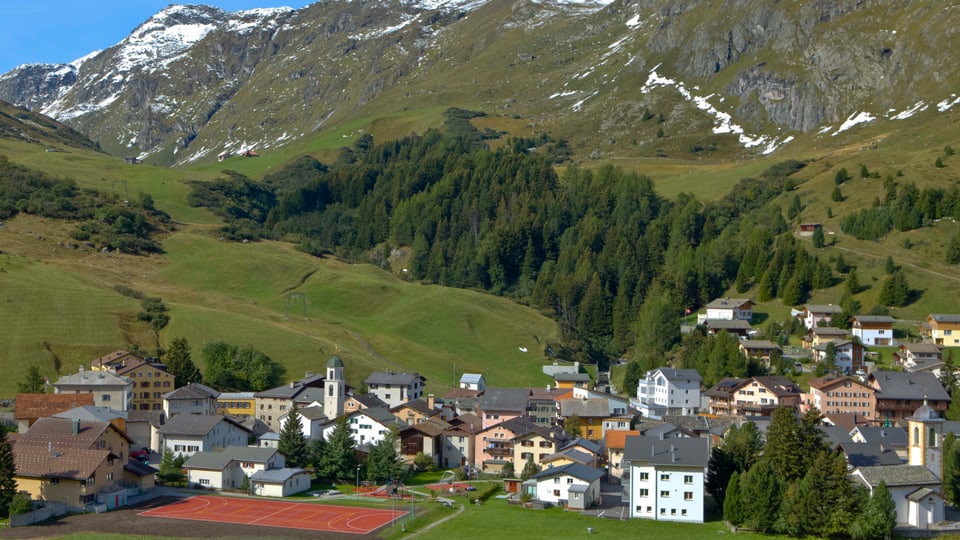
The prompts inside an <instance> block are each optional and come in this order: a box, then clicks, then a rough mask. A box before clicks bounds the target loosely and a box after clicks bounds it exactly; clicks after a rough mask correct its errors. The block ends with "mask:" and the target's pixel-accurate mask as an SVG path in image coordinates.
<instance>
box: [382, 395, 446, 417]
mask: <svg viewBox="0 0 960 540" xmlns="http://www.w3.org/2000/svg"><path fill="white" fill-rule="evenodd" d="M402 409H411V410H413V411H416V412H418V413H420V414H423V415H426V416H432V415H434V414H437V412H438V411H437V410H436V409H434V408H433V407H431V406H430V404H429V403H427V400H425V399H423V398H420V399H415V400H413V401H408V402H406V403H401V404H399V405H397V406H395V407H392V408H391V409H390V412H393V413H396V412H399V411H400V410H402Z"/></svg>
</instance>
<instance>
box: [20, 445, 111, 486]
mask: <svg viewBox="0 0 960 540" xmlns="http://www.w3.org/2000/svg"><path fill="white" fill-rule="evenodd" d="M112 455H113V454H112V453H111V452H110V451H109V450H89V449H85V448H60V449H58V450H55V451H53V452H51V451H49V450H48V449H47V447H45V446H30V445H22V444H20V443H19V442H18V443H17V444H15V445H13V462H14V468H15V469H16V474H15V476H23V477H29V478H66V479H72V480H85V479H87V478H89V477H90V476H91V475H92V474H93V473H94V472H96V470H97V467H99V466H100V464H101V463H103V461H104V460H106V459H107V458H108V457H110V456H112Z"/></svg>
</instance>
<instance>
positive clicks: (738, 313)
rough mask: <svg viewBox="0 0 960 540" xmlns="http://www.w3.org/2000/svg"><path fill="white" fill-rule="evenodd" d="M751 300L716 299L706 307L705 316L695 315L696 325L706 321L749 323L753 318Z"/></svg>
mask: <svg viewBox="0 0 960 540" xmlns="http://www.w3.org/2000/svg"><path fill="white" fill-rule="evenodd" d="M753 306H754V304H753V300H749V299H746V298H717V299H716V300H714V301H712V302H710V303H709V304H707V305H706V309H707V312H706V314H699V315H697V324H703V321H705V320H707V319H723V320H727V321H749V320H750V319H752V318H753Z"/></svg>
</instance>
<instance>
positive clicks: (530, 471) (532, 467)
mask: <svg viewBox="0 0 960 540" xmlns="http://www.w3.org/2000/svg"><path fill="white" fill-rule="evenodd" d="M538 472H540V466H539V465H537V464H536V463H534V462H533V457H528V458H527V462H526V463H524V464H523V471H521V472H520V479H521V480H529V479H530V478H531V477H533V475H535V474H537V473H538Z"/></svg>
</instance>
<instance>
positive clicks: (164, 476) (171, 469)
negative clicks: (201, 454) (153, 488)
mask: <svg viewBox="0 0 960 540" xmlns="http://www.w3.org/2000/svg"><path fill="white" fill-rule="evenodd" d="M183 462H184V460H183V458H182V457H181V456H177V455H174V453H173V450H170V449H169V448H164V449H163V455H162V457H161V459H160V470H159V471H157V480H159V481H160V482H161V483H163V484H178V483H180V482H183V480H184V479H185V478H186V477H185V476H184V474H183V469H182V465H183Z"/></svg>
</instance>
